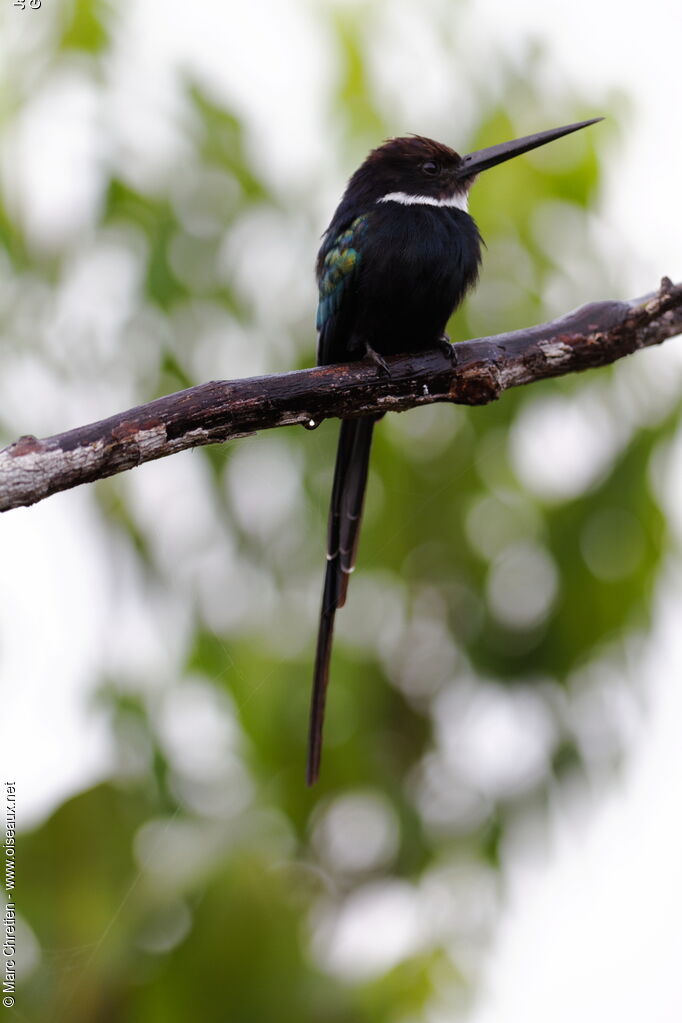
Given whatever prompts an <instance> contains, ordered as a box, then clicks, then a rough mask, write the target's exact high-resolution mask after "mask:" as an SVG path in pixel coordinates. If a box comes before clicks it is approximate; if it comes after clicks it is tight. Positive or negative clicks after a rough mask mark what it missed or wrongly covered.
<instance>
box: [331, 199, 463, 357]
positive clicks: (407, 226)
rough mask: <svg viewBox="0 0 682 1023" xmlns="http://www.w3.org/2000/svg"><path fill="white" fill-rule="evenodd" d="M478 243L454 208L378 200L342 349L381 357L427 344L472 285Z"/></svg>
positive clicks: (436, 336) (430, 344)
mask: <svg viewBox="0 0 682 1023" xmlns="http://www.w3.org/2000/svg"><path fill="white" fill-rule="evenodd" d="M480 257H481V240H480V236H479V234H478V229H477V227H476V224H475V223H474V220H473V218H472V217H470V216H469V214H468V213H464V212H463V211H462V210H458V209H455V208H452V207H436V206H427V205H417V204H415V205H409V206H407V205H402V204H400V203H395V202H388V203H381V204H377V206H375V208H374V209H373V210H372V212H371V214H370V218H369V223H368V229H367V232H366V234H365V237H364V239H363V247H362V255H361V271H360V273H359V274H358V281H357V285H356V287H357V292H356V304H355V316H354V318H353V319H354V322H353V327H352V337H350V338H349V339H348V347H349V349H350V350H351V351H354V352H355V351H357V352H358V354H360V353H361V350H364V346H365V345H366V344H369V345H370V346H371V347H372V348H374V349H375V350H376V351H378V352H381V353H382V354H383V355H391V354H394V353H398V352H409V351H419V350H422V349H427V348H432V347H434V346H435V345H436V344H437V343H438V340H439V338H440V337H441V336H442V334H443V332H444V330H445V325H446V323H447V321H448V319H449V317H450V315H451V314H452V312H453V311H454V309H455V308H456V307H457V306H458V305H459V303H460V302H461V301H462V299H463V298H464V295H465V293H466V292H467V290H468V289H469V288H470V287H471V286H472V285H473V284H474V283H475V282H476V278H477V276H478V268H479V264H480Z"/></svg>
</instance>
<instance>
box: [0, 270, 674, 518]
mask: <svg viewBox="0 0 682 1023" xmlns="http://www.w3.org/2000/svg"><path fill="white" fill-rule="evenodd" d="M681 332H682V284H672V282H671V281H670V280H668V278H666V277H664V278H663V280H662V281H661V286H660V288H659V290H658V291H657V292H654V293H652V294H650V295H645V296H644V297H642V298H637V299H632V300H631V301H627V302H608V301H607V302H594V303H591V304H590V305H586V306H582V307H581V308H580V309H577V310H576V311H575V312H572V313H569V314H568V315H567V316H564V317H562V318H561V319H559V320H554V321H552V322H551V323H543V324H541V325H539V326H536V327H530V328H528V329H526V330H517V331H513V332H512V333H508V334H497V335H496V336H494V337H483V338H478V339H476V340H474V341H464V342H461V343H459V344H458V345H457V346H456V354H457V360H456V364H453V363H451V362H450V360H449V359H448V358H447V356H445V355H444V354H443V353H442V352H440V351H433V352H427V353H425V354H424V353H421V354H419V355H401V356H394V357H392V358H389V359H387V362H388V365H389V368H390V377H389V376H387V375H386V374H385V373H384V372H383V371H382V370H381V369H379V368H378V367H377V366H376V365H375V364H374V363H372V362H370V361H363V362H356V363H349V364H342V365H336V366H320V367H317V368H314V369H306V370H300V371H298V372H294V373H279V374H274V375H272V376H264V377H250V378H247V379H243V380H229V381H225V380H220V381H211V382H209V383H206V384H200V385H199V386H197V387H191V388H189V389H188V390H186V391H179V392H177V393H175V394H169V395H167V396H166V397H164V398H158V399H157V400H156V401H151V402H148V403H147V404H146V405H139V406H137V407H136V408H132V409H128V410H127V411H126V412H121V413H119V414H118V415H115V416H110V417H109V418H108V419H102V420H100V421H99V422H96V423H90V424H88V425H87V426H81V427H78V428H77V429H75V430H69V431H68V432H66V433H60V434H56V435H55V436H53V437H46V438H44V439H42V440H39V439H38V438H36V437H33V436H24V437H20V438H19V439H18V440H17V441H15V442H14V443H13V444H10V445H9V447H7V448H4V449H3V450H2V451H0V511H7V510H9V509H10V508H17V507H20V506H22V505H31V504H35V503H36V502H37V501H41V500H42V499H43V498H45V497H49V496H50V494H55V493H57V492H58V491H60V490H67V489H69V488H70V487H75V486H78V485H79V484H81V483H91V482H92V481H93V480H97V479H102V478H103V477H105V476H112V475H114V473H118V472H123V471H124V470H126V469H132V468H133V467H134V466H136V465H140V464H141V463H142V462H149V461H151V460H152V459H155V458H164V457H165V456H166V455H172V454H174V453H175V452H176V451H183V450H185V449H186V448H192V447H198V446H199V445H202V444H217V443H222V442H223V441H227V440H235V439H237V438H239V437H246V436H248V435H250V434H253V433H256V432H257V431H258V430H267V429H272V428H273V427H278V426H292V425H294V424H296V423H298V424H303V425H306V424H309V423H311V421H312V422H315V423H316V422H320V421H321V420H322V419H328V418H332V417H351V416H360V415H366V414H368V413H372V412H374V413H376V412H389V411H390V412H402V411H404V410H405V409H409V408H413V407H414V406H416V405H428V404H431V403H433V402H436V401H450V402H455V403H457V404H462V405H483V404H486V403H487V402H490V401H495V400H496V399H497V398H499V397H500V395H501V394H502V393H503V392H504V391H505V390H507V388H509V387H518V386H519V385H521V384H530V383H533V382H534V381H536V380H543V379H545V378H546V377H552V376H560V375H562V374H564V373H575V372H578V371H580V370H585V369H591V368H593V367H595V366H604V365H606V364H607V363H610V362H615V361H616V360H617V359H621V358H623V356H625V355H630V354H631V353H632V352H635V351H637V350H638V349H640V348H647V347H650V346H651V345H657V344H660V343H661V342H663V341H665V340H666V339H667V338H669V337H672V336H674V335H675V334H679V333H681ZM26 403H27V405H30V395H28V396H27V401H26Z"/></svg>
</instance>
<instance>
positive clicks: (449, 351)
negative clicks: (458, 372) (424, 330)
mask: <svg viewBox="0 0 682 1023" xmlns="http://www.w3.org/2000/svg"><path fill="white" fill-rule="evenodd" d="M438 348H439V350H440V351H441V352H442V353H443V355H444V356H445V357H446V358H447V359H449V360H450V364H451V365H452V366H456V365H457V361H458V360H457V345H453V344H452V342H451V341H450V338H449V337H448V335H447V334H441V336H440V337H439V338H438Z"/></svg>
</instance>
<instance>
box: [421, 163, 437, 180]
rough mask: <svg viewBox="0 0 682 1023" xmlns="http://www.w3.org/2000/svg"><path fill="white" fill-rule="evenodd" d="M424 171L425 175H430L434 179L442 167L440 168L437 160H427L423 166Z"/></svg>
mask: <svg viewBox="0 0 682 1023" xmlns="http://www.w3.org/2000/svg"><path fill="white" fill-rule="evenodd" d="M422 170H423V171H424V173H425V174H428V175H430V176H431V177H433V175H434V174H437V173H438V171H439V170H440V167H439V166H438V164H437V163H436V161H435V160H426V161H425V163H423V164H422Z"/></svg>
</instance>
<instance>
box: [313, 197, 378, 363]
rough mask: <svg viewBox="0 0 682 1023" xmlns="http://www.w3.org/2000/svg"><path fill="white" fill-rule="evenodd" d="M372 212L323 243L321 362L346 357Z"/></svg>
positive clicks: (319, 325)
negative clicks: (349, 323)
mask: <svg viewBox="0 0 682 1023" xmlns="http://www.w3.org/2000/svg"><path fill="white" fill-rule="evenodd" d="M367 219H368V214H363V215H362V216H360V217H356V218H355V220H353V221H352V222H351V223H350V224H349V225H348V226H347V227H344V228H343V230H341V231H340V232H338V233H337V234H331V236H330V237H328V239H327V240H326V242H325V244H324V245H323V246H322V250H321V252H320V258H319V260H318V267H317V283H318V287H319V301H318V306H317V329H318V331H319V332H320V339H319V345H318V360H317V361H318V363H320V364H321V365H323V364H325V363H328V362H336V361H339V360H341V359H343V357H344V354H347V353H344V351H343V346H344V343H345V342H346V340H347V339H346V338H345V337H344V336H343V335H344V334H345V330H344V324H345V323H346V322H347V321H348V319H349V313H350V310H351V306H352V299H353V286H354V282H355V281H356V279H357V274H358V270H359V267H360V262H361V251H362V237H363V235H364V233H365V231H366V228H367Z"/></svg>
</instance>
